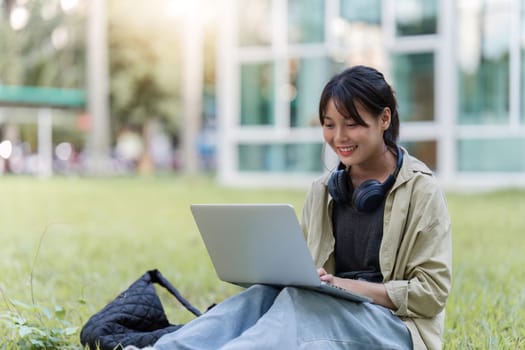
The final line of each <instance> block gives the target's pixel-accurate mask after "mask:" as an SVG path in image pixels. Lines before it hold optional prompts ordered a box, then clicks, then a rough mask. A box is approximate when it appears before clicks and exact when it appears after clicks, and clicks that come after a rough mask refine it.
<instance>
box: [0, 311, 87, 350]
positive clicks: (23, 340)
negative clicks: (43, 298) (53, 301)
mask: <svg viewBox="0 0 525 350" xmlns="http://www.w3.org/2000/svg"><path fill="white" fill-rule="evenodd" d="M11 308H12V310H9V311H6V312H2V313H0V321H1V322H3V323H4V325H5V328H6V331H7V334H5V335H4V336H3V338H2V340H0V349H15V348H16V349H20V350H39V349H47V350H51V349H71V350H73V349H81V348H82V347H81V346H79V345H76V344H75V341H76V336H77V334H78V327H75V326H72V325H71V324H70V322H68V321H67V320H66V319H65V316H66V310H64V309H63V308H62V307H59V306H56V307H55V308H54V310H49V309H47V308H45V307H43V306H40V305H35V304H25V303H22V302H19V301H12V302H11Z"/></svg>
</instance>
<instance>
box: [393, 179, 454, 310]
mask: <svg viewBox="0 0 525 350" xmlns="http://www.w3.org/2000/svg"><path fill="white" fill-rule="evenodd" d="M428 179H429V177H428V176H426V175H421V176H419V177H417V178H416V180H415V181H414V184H413V188H412V189H411V196H410V200H409V203H410V204H409V205H408V210H407V214H406V215H407V218H406V222H405V225H404V232H403V237H402V239H401V241H400V245H399V250H398V253H397V256H396V262H395V265H396V269H395V271H394V273H393V275H392V278H391V279H390V280H389V281H388V282H386V283H385V287H386V290H387V293H388V295H389V297H390V299H391V300H392V302H393V303H394V305H396V306H397V310H396V312H395V313H396V315H398V316H405V317H434V316H436V315H437V314H439V313H440V312H441V311H442V310H443V309H444V307H445V304H446V301H447V298H448V295H449V292H450V288H451V279H452V271H451V270H452V267H451V265H452V244H451V224H450V217H449V213H448V209H447V205H446V200H445V197H444V195H443V193H442V191H441V189H440V188H439V186H438V185H437V183H436V182H435V180H433V178H432V180H430V181H429V180H428Z"/></svg>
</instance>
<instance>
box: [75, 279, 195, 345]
mask: <svg viewBox="0 0 525 350" xmlns="http://www.w3.org/2000/svg"><path fill="white" fill-rule="evenodd" d="M154 283H157V284H159V285H161V286H162V287H164V288H166V289H167V290H168V291H169V292H170V293H171V294H172V295H173V296H175V298H177V300H178V301H179V302H180V303H181V304H182V305H184V307H185V308H186V309H187V310H188V311H190V312H191V313H192V314H194V315H195V316H197V317H198V316H200V315H201V312H200V311H199V310H198V309H196V308H195V307H193V306H192V305H191V304H190V303H189V302H188V301H187V300H186V299H185V298H184V297H183V296H182V295H181V294H180V293H179V292H178V291H177V289H176V288H175V287H173V286H172V285H171V283H170V282H168V280H166V279H165V278H164V276H162V274H161V273H160V271H158V270H156V269H155V270H150V271H147V272H146V273H145V274H144V275H142V276H141V277H140V278H139V279H138V280H137V281H135V282H134V283H133V284H132V285H130V286H129V287H128V289H126V290H125V291H124V292H122V293H120V295H119V296H117V297H116V298H115V299H114V300H113V301H112V302H110V303H109V304H108V305H106V306H105V307H104V308H103V309H102V310H100V311H99V312H97V313H96V314H94V315H93V316H91V317H90V318H89V320H88V321H87V322H86V324H85V325H84V326H83V327H82V330H81V332H80V342H81V343H82V345H83V346H84V347H88V348H89V349H90V350H96V349H100V350H113V349H123V348H124V347H126V346H128V345H134V346H136V347H140V348H142V347H146V346H151V345H153V344H154V343H155V342H156V341H157V340H158V339H159V338H160V337H161V336H163V335H164V334H167V333H171V332H174V331H176V330H177V329H179V328H180V327H182V326H183V325H182V324H178V325H174V324H170V323H169V321H168V318H167V317H166V313H165V311H164V308H163V306H162V303H161V301H160V298H159V296H158V295H157V291H156V290H155V286H154V285H153V284H154Z"/></svg>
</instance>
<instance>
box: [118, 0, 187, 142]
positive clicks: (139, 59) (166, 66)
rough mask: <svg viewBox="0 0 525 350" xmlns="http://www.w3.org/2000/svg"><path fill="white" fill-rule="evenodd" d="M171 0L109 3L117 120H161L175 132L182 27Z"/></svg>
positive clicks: (141, 123)
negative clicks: (170, 12)
mask: <svg viewBox="0 0 525 350" xmlns="http://www.w3.org/2000/svg"><path fill="white" fill-rule="evenodd" d="M169 2H171V0H154V1H140V0H132V1H130V0H113V1H110V2H109V3H108V5H109V6H108V16H109V23H108V27H109V28H108V41H109V43H108V44H109V60H110V62H109V65H110V67H109V69H110V72H111V80H110V95H111V114H112V116H113V117H114V118H115V122H116V125H117V126H119V125H126V124H131V125H140V126H142V125H143V124H144V123H145V121H146V120H148V119H150V118H155V119H158V120H161V121H162V122H163V123H164V124H165V125H167V126H168V129H170V131H171V132H174V131H175V129H176V127H177V126H178V125H177V115H178V114H179V113H178V112H179V110H180V108H179V99H180V75H181V72H182V69H181V64H182V62H181V44H180V40H181V36H182V33H181V28H180V24H179V23H177V21H176V18H173V17H172V16H169V14H167V11H166V9H167V8H169Z"/></svg>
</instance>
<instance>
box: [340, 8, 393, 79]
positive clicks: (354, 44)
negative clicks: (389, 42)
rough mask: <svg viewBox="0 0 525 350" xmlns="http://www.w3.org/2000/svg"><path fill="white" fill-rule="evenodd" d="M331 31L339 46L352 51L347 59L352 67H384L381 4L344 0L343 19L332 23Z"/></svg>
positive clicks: (341, 15)
mask: <svg viewBox="0 0 525 350" xmlns="http://www.w3.org/2000/svg"><path fill="white" fill-rule="evenodd" d="M330 29H331V35H332V36H333V37H334V39H335V41H336V43H337V45H339V47H340V48H342V49H344V50H346V49H349V50H350V53H349V54H348V55H347V57H345V58H344V59H345V60H346V62H347V64H348V65H349V66H353V65H357V64H366V65H369V66H374V67H377V68H378V69H382V67H384V66H385V64H384V63H385V56H384V50H383V47H384V40H383V30H382V28H381V1H380V0H341V2H340V17H338V18H334V19H333V20H332V23H330Z"/></svg>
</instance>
